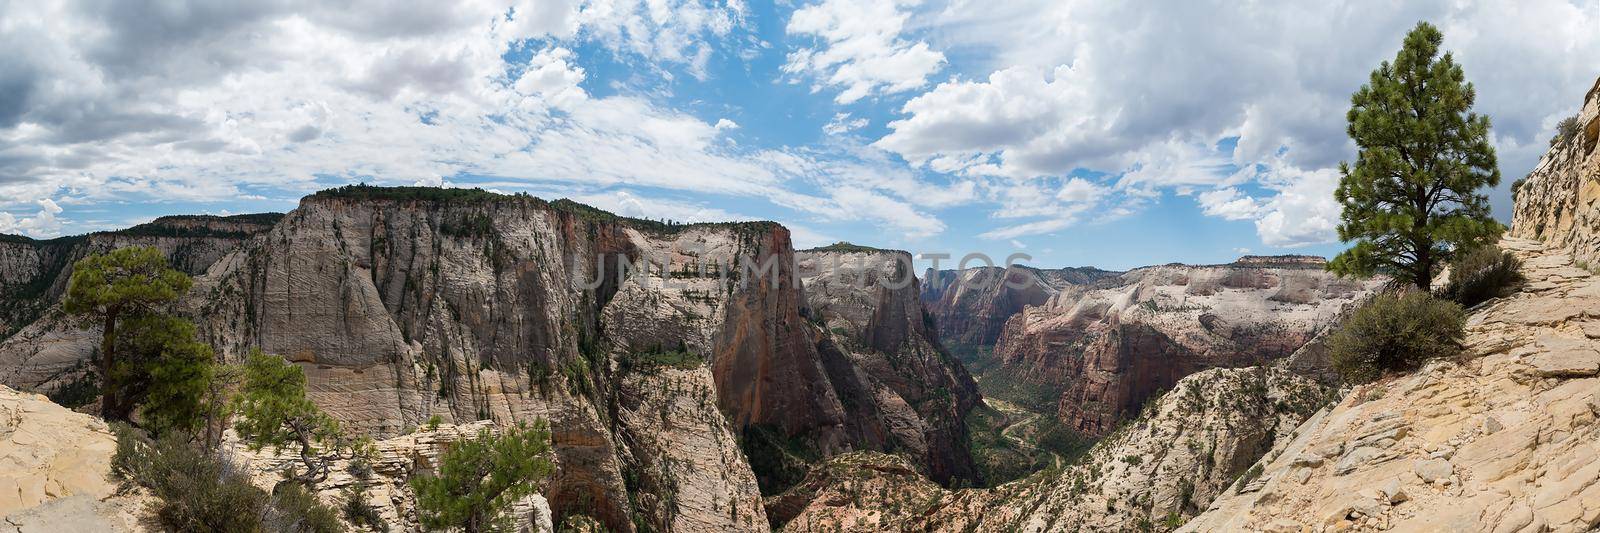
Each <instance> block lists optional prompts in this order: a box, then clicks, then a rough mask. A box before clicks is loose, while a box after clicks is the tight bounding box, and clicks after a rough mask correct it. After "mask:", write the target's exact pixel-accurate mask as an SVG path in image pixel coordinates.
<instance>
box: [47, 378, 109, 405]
mask: <svg viewBox="0 0 1600 533" xmlns="http://www.w3.org/2000/svg"><path fill="white" fill-rule="evenodd" d="M47 396H49V397H50V401H52V402H55V403H56V404H57V405H60V406H62V407H66V408H68V409H77V408H79V407H83V406H85V405H89V404H91V403H94V401H95V400H97V399H99V398H100V380H99V379H98V378H96V377H95V375H94V374H93V373H89V372H85V373H83V374H82V375H80V376H78V377H77V378H74V379H73V380H72V381H68V382H66V383H65V384H62V385H61V386H59V387H56V388H55V390H52V391H50V393H49V394H48V395H47Z"/></svg>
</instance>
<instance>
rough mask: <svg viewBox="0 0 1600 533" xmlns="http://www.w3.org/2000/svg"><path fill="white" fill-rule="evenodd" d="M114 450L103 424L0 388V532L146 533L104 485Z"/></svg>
mask: <svg viewBox="0 0 1600 533" xmlns="http://www.w3.org/2000/svg"><path fill="white" fill-rule="evenodd" d="M115 450H116V438H115V437H113V436H112V434H111V430H110V429H109V428H107V427H106V424H105V422H102V421H101V420H100V419H98V418H95V417H93V416H89V415H86V414H80V413H74V412H72V411H69V410H67V409H66V408H64V407H61V406H59V405H56V404H54V403H51V402H50V400H48V399H45V397H43V396H39V395H37V394H30V393H25V392H18V391H15V390H12V389H10V388H7V387H0V464H3V465H5V467H4V468H3V469H0V531H8V532H10V531H18V532H46V531H101V532H107V533H111V532H125V531H143V528H141V527H140V526H139V523H138V516H137V511H138V509H139V500H138V498H136V497H132V496H114V493H115V491H116V484H115V483H112V482H111V480H110V479H108V477H107V476H108V475H109V474H110V471H111V455H112V453H113V452H114V451H115Z"/></svg>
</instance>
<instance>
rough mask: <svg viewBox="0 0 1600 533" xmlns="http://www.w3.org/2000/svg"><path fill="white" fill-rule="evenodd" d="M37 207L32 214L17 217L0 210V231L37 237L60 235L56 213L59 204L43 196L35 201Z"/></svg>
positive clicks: (58, 209)
mask: <svg viewBox="0 0 1600 533" xmlns="http://www.w3.org/2000/svg"><path fill="white" fill-rule="evenodd" d="M35 205H37V206H38V209H37V210H35V211H34V213H33V215H32V216H22V217H18V216H16V215H14V214H11V213H8V212H5V211H0V233H21V234H25V235H34V236H38V237H55V236H58V235H61V227H62V222H63V221H62V220H60V219H58V218H57V217H56V215H59V214H61V206H59V205H56V203H55V201H54V200H51V199H49V198H45V199H42V200H39V201H37V202H35Z"/></svg>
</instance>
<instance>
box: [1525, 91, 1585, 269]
mask: <svg viewBox="0 0 1600 533" xmlns="http://www.w3.org/2000/svg"><path fill="white" fill-rule="evenodd" d="M1577 121H1578V130H1577V132H1575V133H1574V134H1573V135H1572V136H1570V137H1561V138H1558V139H1556V142H1555V144H1553V145H1551V147H1550V150H1549V151H1548V152H1546V153H1545V155H1544V157H1542V158H1540V159H1539V165H1538V166H1537V167H1534V169H1533V172H1531V173H1529V174H1528V176H1527V177H1526V178H1524V179H1523V180H1519V183H1518V184H1517V185H1514V188H1513V191H1514V196H1515V198H1516V202H1515V208H1514V210H1513V213H1512V218H1511V235H1512V236H1514V237H1519V238H1523V239H1533V240H1542V241H1545V242H1548V243H1550V244H1551V245H1554V246H1556V247H1559V248H1562V249H1565V250H1566V251H1567V252H1568V253H1570V254H1572V256H1573V257H1574V258H1575V259H1576V260H1577V261H1579V262H1580V264H1582V265H1587V266H1600V80H1597V81H1596V82H1595V86H1594V88H1592V89H1590V90H1589V93H1588V95H1586V96H1585V98H1584V103H1583V108H1582V109H1581V110H1580V111H1579V112H1578V115H1577Z"/></svg>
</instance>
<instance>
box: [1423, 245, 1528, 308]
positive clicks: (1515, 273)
mask: <svg viewBox="0 0 1600 533" xmlns="http://www.w3.org/2000/svg"><path fill="white" fill-rule="evenodd" d="M1521 270H1522V260H1521V259H1517V256H1515V255H1512V254H1511V252H1506V251H1501V250H1500V248H1499V247H1497V246H1493V245H1490V246H1483V247H1479V248H1477V249H1475V250H1472V251H1470V252H1467V253H1464V254H1461V255H1460V256H1459V257H1457V258H1456V260H1455V261H1454V262H1452V263H1450V282H1449V283H1447V284H1445V286H1444V288H1443V289H1442V290H1441V291H1440V294H1441V295H1442V296H1443V297H1445V298H1449V299H1451V300H1454V301H1455V302H1456V303H1459V304H1461V306H1462V307H1472V306H1474V305H1478V304H1480V303H1483V302H1484V301H1486V300H1488V299H1490V298H1494V297H1497V296H1504V295H1505V293H1506V292H1507V290H1508V289H1510V288H1511V287H1512V286H1513V285H1516V284H1518V283H1521V282H1522V272H1521Z"/></svg>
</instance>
